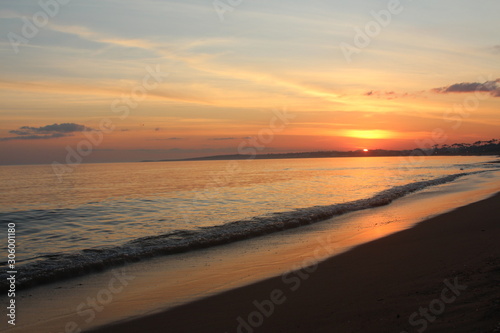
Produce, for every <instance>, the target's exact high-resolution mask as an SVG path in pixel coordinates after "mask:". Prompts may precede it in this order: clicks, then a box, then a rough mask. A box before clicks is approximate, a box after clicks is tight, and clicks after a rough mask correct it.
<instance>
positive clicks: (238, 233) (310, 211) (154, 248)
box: [0, 171, 486, 289]
mask: <svg viewBox="0 0 500 333" xmlns="http://www.w3.org/2000/svg"><path fill="white" fill-rule="evenodd" d="M483 172H486V171H475V172H467V173H459V174H454V175H449V176H445V177H440V178H436V179H433V180H427V181H420V182H414V183H410V184H406V185H402V186H396V187H393V188H390V189H387V190H385V191H382V192H379V193H377V194H376V195H374V196H373V197H371V198H367V199H361V200H356V201H351V202H347V203H341V204H333V205H327V206H313V207H309V208H300V209H295V210H292V211H288V212H279V213H271V214H267V215H262V216H256V217H253V218H250V219H244V220H239V221H234V222H229V223H226V224H223V225H220V226H211V227H199V228H198V229H196V230H175V231H172V232H169V233H165V234H161V235H155V236H148V237H141V238H137V239H135V240H132V241H129V242H127V243H125V244H123V245H120V246H108V247H101V248H92V249H85V250H82V251H78V252H73V253H64V254H62V253H59V254H58V253H53V254H49V255H42V256H39V257H37V258H36V261H33V262H30V263H26V264H18V265H17V271H18V275H17V280H16V285H17V287H18V288H19V289H23V288H28V287H31V286H34V285H37V284H43V283H48V282H54V281H56V280H60V279H65V278H70V277H76V276H81V275H85V274H89V273H92V272H96V271H101V270H104V269H107V268H110V267H113V266H118V265H123V264H126V263H130V262H135V261H139V260H142V259H146V258H151V257H154V256H159V255H168V254H176V253H181V252H188V251H193V250H196V249H201V248H209V247H212V246H217V245H222V244H228V243H232V242H236V241H239V240H243V239H248V238H253V237H258V236H261V235H266V234H270V233H274V232H279V231H282V230H286V229H291V228H296V227H299V226H302V225H307V224H311V223H315V222H319V221H324V220H326V219H328V218H331V217H334V216H338V215H341V214H345V213H349V212H354V211H359V210H363V209H369V208H373V207H378V206H383V205H387V204H389V203H391V202H392V201H394V200H396V199H398V198H401V197H404V196H406V195H408V194H410V193H413V192H416V191H419V190H422V189H424V188H427V187H430V186H436V185H440V184H444V183H448V182H451V181H454V180H455V179H457V178H459V177H463V176H467V175H472V174H477V173H483ZM3 264H5V263H3ZM7 276H8V274H7V273H6V272H1V273H0V285H1V286H3V287H5V286H7V280H6V278H7Z"/></svg>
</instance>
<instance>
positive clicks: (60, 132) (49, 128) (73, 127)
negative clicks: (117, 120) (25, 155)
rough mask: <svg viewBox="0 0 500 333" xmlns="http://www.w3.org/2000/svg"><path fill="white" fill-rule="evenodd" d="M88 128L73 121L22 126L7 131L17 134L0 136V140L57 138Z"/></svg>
mask: <svg viewBox="0 0 500 333" xmlns="http://www.w3.org/2000/svg"><path fill="white" fill-rule="evenodd" d="M90 129H91V128H88V127H86V126H84V125H79V124H75V123H62V124H52V125H46V126H40V127H32V126H22V127H19V128H18V129H17V130H11V131H9V133H10V134H14V135H17V136H12V137H7V138H0V141H11V140H44V139H57V138H63V137H66V136H73V134H72V133H75V132H83V131H86V130H90Z"/></svg>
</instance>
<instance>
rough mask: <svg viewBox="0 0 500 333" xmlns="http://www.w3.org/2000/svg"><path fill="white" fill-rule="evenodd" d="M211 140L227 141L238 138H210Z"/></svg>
mask: <svg viewBox="0 0 500 333" xmlns="http://www.w3.org/2000/svg"><path fill="white" fill-rule="evenodd" d="M208 140H211V141H226V140H236V138H210V139H208Z"/></svg>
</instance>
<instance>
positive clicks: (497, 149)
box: [141, 139, 500, 162]
mask: <svg viewBox="0 0 500 333" xmlns="http://www.w3.org/2000/svg"><path fill="white" fill-rule="evenodd" d="M482 155H500V140H497V139H492V140H489V141H476V142H475V143H473V144H468V143H454V144H452V145H447V144H444V145H441V146H440V145H434V146H432V147H430V148H424V149H422V148H415V149H410V150H385V149H372V150H367V149H360V150H354V151H312V152H298V153H268V154H231V155H213V156H203V157H193V158H184V159H166V160H144V161H141V162H173V161H223V160H246V159H260V160H266V159H289V158H331V157H383V156H482Z"/></svg>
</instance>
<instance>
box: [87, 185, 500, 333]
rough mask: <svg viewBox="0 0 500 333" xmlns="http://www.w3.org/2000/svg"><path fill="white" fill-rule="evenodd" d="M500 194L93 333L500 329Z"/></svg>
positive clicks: (482, 330)
mask: <svg viewBox="0 0 500 333" xmlns="http://www.w3.org/2000/svg"><path fill="white" fill-rule="evenodd" d="M498 207H500V194H496V195H495V196H493V197H491V198H489V199H486V200H483V201H480V202H476V203H473V204H470V205H467V206H465V207H460V208H458V209H456V210H454V211H452V212H449V213H446V214H443V215H440V216H437V217H434V218H431V219H429V220H426V221H424V222H422V223H420V224H418V225H417V226H415V227H414V228H411V229H408V230H404V231H401V232H398V233H396V234H393V235H390V236H387V237H384V238H381V239H378V240H376V241H372V242H369V243H366V244H363V245H361V246H358V247H356V248H354V249H352V250H350V251H348V252H346V253H343V254H340V255H338V256H335V257H332V258H330V259H328V260H326V261H324V262H322V263H320V264H319V265H317V266H309V267H305V268H303V269H300V270H298V271H294V272H290V273H288V274H285V275H282V276H278V277H275V278H271V279H267V280H265V281H262V282H258V283H255V284H251V285H249V286H245V287H242V288H238V289H234V290H230V291H227V292H224V293H222V294H219V295H216V296H212V297H209V298H206V299H202V300H199V301H196V302H193V303H190V304H186V305H183V306H180V307H177V308H174V309H171V310H168V311H165V312H162V313H158V314H154V315H150V316H145V317H141V318H135V319H132V320H129V321H126V322H120V323H114V324H111V325H107V326H104V327H101V328H98V329H95V330H92V331H88V332H111V333H112V332H145V331H147V332H191V333H192V332H228V333H229V332H245V333H253V332H418V331H421V332H423V331H425V332H496V331H500V319H499V318H500V302H499V301H498V300H499V299H500V289H499V288H498V285H499V284H500V243H499V242H498V240H499V239H500V237H499V236H500V218H499V215H500V214H499V209H498Z"/></svg>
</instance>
